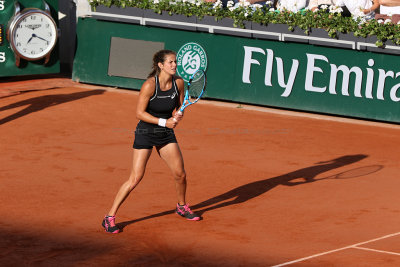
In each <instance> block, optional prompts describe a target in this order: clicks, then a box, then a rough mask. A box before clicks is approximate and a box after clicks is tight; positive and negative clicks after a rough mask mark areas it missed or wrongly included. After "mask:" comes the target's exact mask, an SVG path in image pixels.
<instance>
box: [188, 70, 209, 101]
mask: <svg viewBox="0 0 400 267" xmlns="http://www.w3.org/2000/svg"><path fill="white" fill-rule="evenodd" d="M205 81H206V78H205V75H203V76H201V77H200V78H199V79H198V80H196V81H193V82H192V83H191V84H190V86H189V95H190V97H192V98H199V97H200V96H201V94H202V92H203V89H204V85H205Z"/></svg>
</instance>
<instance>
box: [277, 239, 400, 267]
mask: <svg viewBox="0 0 400 267" xmlns="http://www.w3.org/2000/svg"><path fill="white" fill-rule="evenodd" d="M396 235H400V232H397V233H394V234H390V235H385V236H382V237H378V238H375V239H371V240H368V241H364V242H360V243H357V244H353V245H350V246H346V247H342V248H338V249H333V250H329V251H326V252H322V253H318V254H314V255H311V256H308V257H304V258H301V259H297V260H293V261H288V262H284V263H281V264H278V265H274V266H272V267H279V266H285V265H289V264H293V263H297V262H301V261H305V260H309V259H312V258H316V257H320V256H323V255H327V254H331V253H334V252H338V251H341V250H345V249H349V248H354V247H357V246H360V245H364V244H367V243H371V242H375V241H378V240H382V239H385V238H389V237H393V236H396Z"/></svg>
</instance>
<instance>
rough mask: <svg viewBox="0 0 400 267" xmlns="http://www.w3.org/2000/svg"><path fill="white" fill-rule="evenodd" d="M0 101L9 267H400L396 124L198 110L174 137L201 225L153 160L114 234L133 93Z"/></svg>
mask: <svg viewBox="0 0 400 267" xmlns="http://www.w3.org/2000/svg"><path fill="white" fill-rule="evenodd" d="M0 94H1V95H2V96H1V98H0V146H1V150H0V151H1V154H0V182H1V185H0V201H1V205H0V214H1V218H2V219H1V220H0V247H1V250H0V265H1V266H273V265H279V264H283V263H287V262H292V261H293V264H292V265H291V266H400V246H399V244H400V227H399V225H400V224H399V222H400V206H399V189H400V179H399V171H400V167H399V156H398V155H399V153H398V151H399V146H400V140H399V134H400V126H398V125H390V124H384V123H366V122H362V121H356V120H348V119H335V118H332V117H328V116H315V115H313V116H311V115H307V114H304V116H303V115H301V114H300V113H292V112H282V113H279V112H278V113H274V112H270V111H271V110H269V109H262V108H257V110H251V109H250V108H247V107H244V108H238V107H237V105H234V104H224V105H218V103H214V102H208V101H203V102H202V103H201V104H200V103H199V104H196V105H194V106H192V107H190V108H189V110H188V111H187V112H186V115H185V118H184V121H183V122H182V123H181V124H180V125H179V126H178V128H177V129H176V134H177V137H178V141H179V144H180V146H181V149H182V151H183V155H184V159H185V165H186V171H187V174H188V201H189V203H190V204H191V206H192V207H193V208H194V209H195V210H197V211H198V212H199V213H201V215H202V217H203V220H201V221H200V222H191V221H186V220H184V219H182V218H181V217H178V216H177V215H176V214H174V213H173V209H174V206H175V203H176V197H175V191H174V182H173V179H172V177H171V175H170V171H169V170H168V169H167V167H166V165H165V164H164V162H162V160H161V159H160V158H159V157H158V155H157V153H153V155H152V157H151V159H150V162H149V165H148V169H147V173H146V176H145V178H144V179H143V181H142V183H141V184H140V185H139V186H138V187H137V188H136V189H135V190H134V191H133V192H132V194H131V195H130V197H129V198H128V200H127V201H126V202H125V203H124V205H123V206H122V208H121V209H120V211H119V213H118V215H117V223H118V224H119V226H120V227H122V228H123V232H122V233H121V234H118V235H110V234H106V233H105V232H104V230H103V229H102V227H101V225H100V224H101V220H102V218H103V216H104V215H105V213H106V212H107V211H108V209H109V208H110V205H111V203H112V201H113V199H114V196H115V194H116V191H117V190H118V188H119V187H120V185H121V184H122V183H123V182H124V181H125V179H127V177H128V175H129V172H130V168H131V162H132V148H131V145H132V142H133V131H134V128H135V126H136V123H137V120H136V118H135V107H136V101H137V92H134V91H129V90H117V89H107V88H102V87H96V86H91V85H84V84H78V83H74V82H72V81H70V80H69V79H66V78H51V79H41V80H31V81H19V82H18V81H13V82H8V83H1V84H0ZM342 172H344V175H343V176H345V177H346V178H347V179H334V178H333V176H334V175H336V174H339V173H342ZM346 175H347V176H350V177H347V176H346ZM324 178H325V179H324ZM384 236H386V237H385V238H383V237H384ZM374 239H376V240H375V241H373V240H374ZM368 241H371V242H368ZM366 249H369V250H366ZM370 249H373V251H372V250H370ZM320 253H321V254H320ZM318 254H320V255H318Z"/></svg>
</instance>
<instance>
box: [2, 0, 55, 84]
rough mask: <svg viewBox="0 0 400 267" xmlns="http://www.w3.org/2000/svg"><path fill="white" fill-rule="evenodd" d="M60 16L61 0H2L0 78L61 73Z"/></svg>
mask: <svg viewBox="0 0 400 267" xmlns="http://www.w3.org/2000/svg"><path fill="white" fill-rule="evenodd" d="M47 11H48V12H47ZM47 14H49V16H47ZM57 17H58V0H46V1H43V0H18V1H14V0H0V28H1V34H0V38H1V41H0V77H5V76H19V75H33V74H47V73H59V72H60V66H59V61H58V45H57V34H58V27H57V24H58V19H57ZM8 33H10V34H9V35H8ZM12 33H13V34H12ZM7 35H8V36H7ZM7 37H8V38H7ZM53 48H54V49H53Z"/></svg>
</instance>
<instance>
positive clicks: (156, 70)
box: [147, 50, 176, 78]
mask: <svg viewBox="0 0 400 267" xmlns="http://www.w3.org/2000/svg"><path fill="white" fill-rule="evenodd" d="M171 54H173V55H176V52H175V51H172V50H160V51H158V52H157V53H155V54H154V56H153V66H152V68H151V72H150V73H149V75H148V76H147V78H150V77H154V76H157V75H158V74H160V71H161V70H160V67H159V66H158V63H164V61H165V57H166V56H167V55H171Z"/></svg>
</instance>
